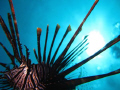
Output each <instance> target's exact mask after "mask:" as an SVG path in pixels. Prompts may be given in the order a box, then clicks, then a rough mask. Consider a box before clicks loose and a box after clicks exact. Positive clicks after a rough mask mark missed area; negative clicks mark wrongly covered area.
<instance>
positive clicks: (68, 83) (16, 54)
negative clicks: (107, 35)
mask: <svg viewBox="0 0 120 90" xmlns="http://www.w3.org/2000/svg"><path fill="white" fill-rule="evenodd" d="M9 3H10V8H11V11H12V17H11V14H10V13H8V21H9V26H10V30H9V29H8V27H7V26H6V24H5V22H4V20H3V19H2V17H1V16H0V24H1V26H2V28H3V31H4V32H5V34H6V37H7V39H8V40H9V42H10V44H11V46H12V49H13V54H11V53H10V52H9V51H8V50H7V49H6V47H5V46H4V45H3V44H2V43H1V42H0V45H1V46H2V47H3V49H4V50H5V52H6V53H7V55H8V56H9V57H10V60H11V64H12V65H13V68H12V69H11V68H10V66H9V65H7V64H5V63H0V65H1V66H3V67H5V68H6V70H5V71H1V72H0V84H1V86H0V89H12V88H13V89H19V90H72V89H75V87H76V86H77V85H80V84H83V83H87V82H90V81H93V80H96V79H100V78H104V77H107V76H111V75H114V74H118V73H120V69H118V70H115V71H112V72H109V73H106V74H101V75H95V76H88V77H83V78H76V79H69V80H67V79H66V78H65V76H66V75H68V74H69V73H71V72H72V71H74V70H76V69H77V68H78V67H80V66H82V65H84V64H85V63H87V62H88V61H90V60H91V59H92V58H94V57H95V56H97V55H99V54H100V53H101V52H103V51H105V50H106V49H108V48H109V47H110V46H112V45H114V44H115V43H117V42H118V41H119V40H120V35H119V36H118V37H117V38H115V39H113V40H111V41H110V42H109V43H107V44H106V45H105V46H104V47H103V48H101V49H100V50H99V51H98V52H96V53H95V54H93V55H92V56H90V57H88V58H86V59H84V60H83V61H81V62H79V63H77V64H75V65H73V66H72V67H70V68H67V69H66V67H67V66H68V65H69V64H71V63H72V62H73V61H74V60H75V58H76V57H77V56H79V55H80V54H81V53H82V52H83V51H84V50H86V49H87V48H86V46H87V44H86V43H85V42H86V41H87V36H85V38H84V39H83V41H81V42H80V43H79V44H78V45H77V46H76V47H74V48H73V49H72V50H71V51H70V52H69V53H68V54H67V51H68V49H69V48H70V46H71V44H72V43H73V41H74V39H75V38H76V36H77V35H78V33H79V32H80V31H81V30H82V26H83V24H84V22H85V21H86V19H87V17H88V16H89V14H90V13H91V11H92V10H93V9H94V7H95V6H96V4H97V3H98V0H95V2H94V4H93V6H92V7H91V8H90V10H89V12H88V14H87V15H86V17H85V18H84V19H83V21H82V23H81V24H80V26H79V27H78V29H77V30H76V32H75V33H74V35H73V36H72V38H71V39H70V41H69V43H68V44H67V46H66V47H65V49H64V50H63V52H62V53H61V54H60V55H59V56H58V58H57V59H55V57H56V54H57V52H58V50H59V47H60V46H61V44H62V42H63V40H64V38H65V37H66V35H67V34H68V32H69V31H70V30H71V26H70V25H69V26H68V28H67V30H66V32H65V34H64V36H63V38H62V40H61V42H60V44H59V45H58V48H57V49H56V51H55V53H54V55H53V57H51V51H52V48H53V44H54V40H55V38H56V35H57V33H58V30H59V28H60V26H59V25H58V24H57V26H56V29H55V34H54V37H53V39H52V44H51V46H50V51H49V54H48V56H47V58H46V46H47V39H48V30H49V25H47V30H46V39H45V46H44V52H43V55H42V54H41V50H40V49H41V48H40V35H41V31H42V30H41V28H37V47H38V52H36V50H35V49H34V53H35V57H36V60H37V61H38V64H32V63H31V60H30V59H29V49H28V48H27V46H25V48H26V55H23V52H22V45H21V43H20V39H19V33H18V27H17V22H16V17H15V11H14V7H13V3H12V0H9ZM12 19H13V21H14V22H12ZM15 60H17V61H18V62H19V66H18V64H16V62H15Z"/></svg>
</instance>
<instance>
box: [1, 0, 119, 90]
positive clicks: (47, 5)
mask: <svg viewBox="0 0 120 90" xmlns="http://www.w3.org/2000/svg"><path fill="white" fill-rule="evenodd" d="M94 1H95V0H34V1H33V0H13V5H14V9H15V15H16V19H17V23H18V30H19V36H20V41H21V43H22V47H23V51H24V54H25V47H24V45H26V46H27V47H28V48H29V52H30V59H31V60H32V63H37V61H36V60H35V56H34V53H33V48H35V49H36V50H37V36H36V34H37V33H36V29H37V27H40V28H42V34H41V51H43V48H44V41H45V34H46V28H47V24H49V34H48V45H47V54H48V52H49V48H50V45H51V42H52V37H53V34H54V31H55V27H56V25H57V24H59V25H60V27H61V28H60V30H59V32H58V35H57V38H56V40H55V44H54V48H53V52H54V51H55V50H56V47H57V46H58V44H59V42H60V40H61V39H62V35H63V34H64V33H65V30H66V29H67V27H68V25H69V24H70V25H71V28H72V31H70V33H69V34H68V35H67V37H66V38H65V40H64V42H63V44H62V46H61V47H60V50H59V53H58V55H59V54H60V53H61V52H62V50H64V48H65V46H66V45H67V43H68V42H69V40H70V39H71V37H72V35H73V34H74V32H75V31H76V30H77V28H78V26H79V25H80V23H81V22H82V20H83V19H84V17H85V15H86V14H87V12H88V11H89V9H90V8H91V6H92V4H93V3H94ZM8 12H10V13H11V11H10V6H9V2H8V0H0V15H1V16H2V17H3V19H4V20H5V23H6V24H7V26H9V25H8V18H7V13H8ZM119 34H120V1H119V0H99V2H98V4H97V5H96V7H95V9H94V10H93V11H92V13H91V14H90V16H89V17H88V19H87V20H86V22H85V23H84V25H83V27H82V32H81V33H80V34H79V35H78V36H77V38H76V39H75V41H74V43H73V44H72V46H71V48H70V50H71V49H72V48H73V47H75V46H76V45H77V44H78V43H79V42H80V41H81V40H82V39H83V37H84V36H85V35H89V37H88V42H89V45H88V49H87V50H86V51H85V52H84V53H83V54H82V55H80V56H79V57H78V58H77V59H76V60H75V61H74V63H72V65H74V64H76V63H78V62H80V61H81V60H84V59H85V58H87V57H88V56H90V55H92V54H94V53H95V52H96V51H97V50H99V49H100V48H102V47H103V46H104V45H105V44H106V43H107V42H109V41H110V40H112V39H113V38H115V37H116V36H117V35H119ZM0 42H2V43H3V44H4V45H5V46H6V47H7V49H8V50H9V51H10V52H11V53H12V48H11V45H10V44H9V42H8V40H7V38H6V36H5V34H4V32H3V30H2V27H1V26H0ZM119 45H120V42H118V43H117V44H115V45H114V46H112V47H111V48H109V49H107V50H106V51H105V52H103V53H101V54H100V55H98V56H97V57H95V58H94V59H92V60H91V61H89V62H88V63H86V64H85V65H83V66H82V67H80V68H78V69H77V70H75V71H73V72H72V73H71V74H70V75H68V76H67V77H66V78H78V77H79V78H80V77H86V76H92V75H98V74H104V73H107V72H110V71H113V70H116V69H118V68H120V46H119ZM70 50H69V51H70ZM69 51H68V52H69ZM52 54H54V53H52ZM0 62H4V63H10V59H9V57H8V56H7V55H6V53H5V52H4V50H3V48H2V47H0ZM72 65H70V66H72ZM0 70H4V68H3V67H2V66H0ZM103 89H106V90H120V74H117V75H113V76H110V77H106V78H103V79H99V80H95V81H92V82H89V83H86V84H83V85H79V86H77V87H76V90H103Z"/></svg>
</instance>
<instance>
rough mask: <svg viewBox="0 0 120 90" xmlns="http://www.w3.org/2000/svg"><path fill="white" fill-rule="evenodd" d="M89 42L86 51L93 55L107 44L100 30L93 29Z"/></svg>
mask: <svg viewBox="0 0 120 90" xmlns="http://www.w3.org/2000/svg"><path fill="white" fill-rule="evenodd" d="M88 42H89V45H88V49H87V51H86V52H87V54H88V55H93V54H94V53H95V52H97V51H98V50H99V49H100V48H102V47H103V46H104V45H105V41H104V38H103V36H102V35H101V34H100V32H99V31H98V30H93V31H91V32H90V33H89V36H88Z"/></svg>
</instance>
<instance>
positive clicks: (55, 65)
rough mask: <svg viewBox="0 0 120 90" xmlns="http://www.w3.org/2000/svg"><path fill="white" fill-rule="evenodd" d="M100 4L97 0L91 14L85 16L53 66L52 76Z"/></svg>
mask: <svg viewBox="0 0 120 90" xmlns="http://www.w3.org/2000/svg"><path fill="white" fill-rule="evenodd" d="M97 3H98V0H95V2H94V4H93V5H92V7H91V8H90V10H89V12H88V13H87V15H86V16H85V18H84V19H83V21H82V23H81V24H80V26H79V27H78V29H77V30H76V32H75V33H74V35H73V37H72V38H71V40H70V42H69V43H68V44H67V46H66V48H65V49H64V50H63V52H62V54H61V55H60V56H59V57H58V59H57V60H56V61H55V63H54V64H53V66H52V72H51V75H53V73H54V72H55V70H56V69H57V68H58V66H59V65H60V63H61V62H62V58H63V57H64V56H65V54H66V53H67V51H68V49H69V47H70V46H71V44H72V42H73V41H74V39H75V38H76V36H77V35H78V34H79V32H80V31H81V30H82V26H83V24H84V22H85V21H86V19H87V17H88V16H89V15H90V13H91V11H92V10H93V9H94V7H95V6H96V4H97Z"/></svg>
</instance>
